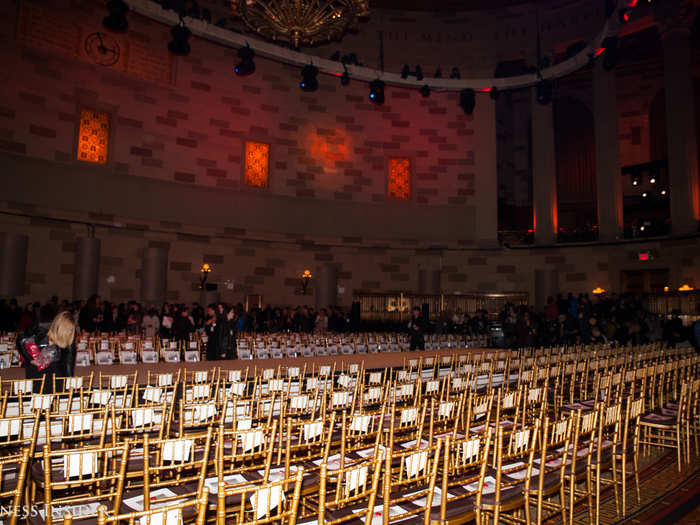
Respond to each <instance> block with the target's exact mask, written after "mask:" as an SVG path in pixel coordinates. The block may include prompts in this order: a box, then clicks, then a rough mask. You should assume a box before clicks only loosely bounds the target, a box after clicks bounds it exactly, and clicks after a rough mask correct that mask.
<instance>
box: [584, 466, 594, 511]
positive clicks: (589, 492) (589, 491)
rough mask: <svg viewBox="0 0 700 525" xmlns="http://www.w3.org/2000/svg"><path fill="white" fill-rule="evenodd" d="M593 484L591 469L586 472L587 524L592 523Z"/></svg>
mask: <svg viewBox="0 0 700 525" xmlns="http://www.w3.org/2000/svg"><path fill="white" fill-rule="evenodd" d="M592 485H593V484H592V483H591V469H590V468H588V469H587V470H586V496H588V522H589V523H593V512H594V509H593V486H592Z"/></svg>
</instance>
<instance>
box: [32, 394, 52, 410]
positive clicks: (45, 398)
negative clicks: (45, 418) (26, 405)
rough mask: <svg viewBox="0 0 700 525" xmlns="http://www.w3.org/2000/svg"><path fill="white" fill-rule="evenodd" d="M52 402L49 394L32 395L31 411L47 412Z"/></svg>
mask: <svg viewBox="0 0 700 525" xmlns="http://www.w3.org/2000/svg"><path fill="white" fill-rule="evenodd" d="M52 400H53V396H52V395H51V394H34V395H33V396H32V410H48V409H49V408H50V407H51V401H52Z"/></svg>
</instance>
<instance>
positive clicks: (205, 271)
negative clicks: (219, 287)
mask: <svg viewBox="0 0 700 525" xmlns="http://www.w3.org/2000/svg"><path fill="white" fill-rule="evenodd" d="M199 273H200V275H199V288H200V289H201V290H204V284H205V283H206V282H207V277H209V274H210V273H211V266H209V265H208V264H207V263H204V264H203V265H202V267H201V268H200V269H199Z"/></svg>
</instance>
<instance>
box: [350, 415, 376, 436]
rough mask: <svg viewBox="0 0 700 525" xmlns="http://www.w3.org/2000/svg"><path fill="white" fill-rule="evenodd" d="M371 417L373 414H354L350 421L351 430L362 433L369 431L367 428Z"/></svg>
mask: <svg viewBox="0 0 700 525" xmlns="http://www.w3.org/2000/svg"><path fill="white" fill-rule="evenodd" d="M370 417H371V416H368V415H362V416H357V415H356V416H353V417H352V421H351V422H350V430H353V431H355V432H362V433H365V432H367V429H368V428H369V423H370Z"/></svg>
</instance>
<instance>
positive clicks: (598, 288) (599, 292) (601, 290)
mask: <svg viewBox="0 0 700 525" xmlns="http://www.w3.org/2000/svg"><path fill="white" fill-rule="evenodd" d="M593 293H594V294H595V295H600V294H602V293H605V290H604V289H603V288H601V287H600V286H597V287H596V288H595V289H594V290H593Z"/></svg>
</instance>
